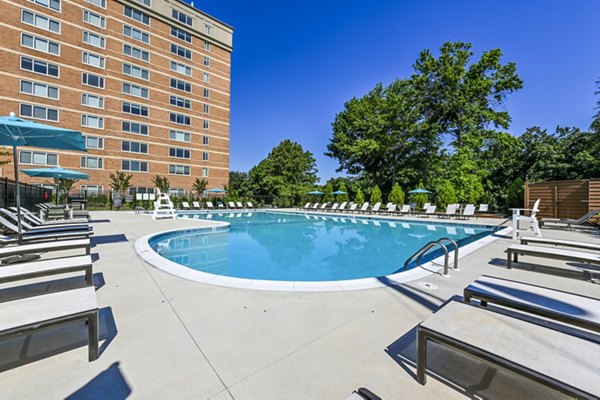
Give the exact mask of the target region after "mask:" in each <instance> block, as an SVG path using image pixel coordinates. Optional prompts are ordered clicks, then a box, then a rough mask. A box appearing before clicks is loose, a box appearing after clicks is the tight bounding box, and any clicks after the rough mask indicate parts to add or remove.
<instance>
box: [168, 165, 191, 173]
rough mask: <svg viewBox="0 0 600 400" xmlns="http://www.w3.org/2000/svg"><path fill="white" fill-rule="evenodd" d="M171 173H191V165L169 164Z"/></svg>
mask: <svg viewBox="0 0 600 400" xmlns="http://www.w3.org/2000/svg"><path fill="white" fill-rule="evenodd" d="M169 174H171V175H189V174H190V166H189V165H173V164H169Z"/></svg>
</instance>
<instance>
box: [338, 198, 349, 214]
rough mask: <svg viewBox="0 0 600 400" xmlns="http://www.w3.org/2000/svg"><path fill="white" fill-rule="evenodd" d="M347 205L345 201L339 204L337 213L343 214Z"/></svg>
mask: <svg viewBox="0 0 600 400" xmlns="http://www.w3.org/2000/svg"><path fill="white" fill-rule="evenodd" d="M347 204H348V202H347V201H344V202H343V203H342V204H340V206H339V207H338V209H337V210H338V211H339V212H344V210H345V209H346V205H347Z"/></svg>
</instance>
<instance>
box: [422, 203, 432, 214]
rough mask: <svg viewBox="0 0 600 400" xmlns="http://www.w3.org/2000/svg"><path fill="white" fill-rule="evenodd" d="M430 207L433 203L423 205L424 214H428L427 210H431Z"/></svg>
mask: <svg viewBox="0 0 600 400" xmlns="http://www.w3.org/2000/svg"><path fill="white" fill-rule="evenodd" d="M429 206H431V203H425V204H423V210H422V212H427V210H428V209H429Z"/></svg>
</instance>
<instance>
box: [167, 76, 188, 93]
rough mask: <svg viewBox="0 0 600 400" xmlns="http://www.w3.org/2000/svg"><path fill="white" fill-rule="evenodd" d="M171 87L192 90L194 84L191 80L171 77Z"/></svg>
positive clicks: (184, 90)
mask: <svg viewBox="0 0 600 400" xmlns="http://www.w3.org/2000/svg"><path fill="white" fill-rule="evenodd" d="M171 87H172V88H173V89H177V90H181V91H183V92H188V93H191V92H192V84H191V83H189V82H185V81H182V80H180V79H175V78H171Z"/></svg>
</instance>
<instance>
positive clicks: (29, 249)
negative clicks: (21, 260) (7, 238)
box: [0, 239, 91, 258]
mask: <svg viewBox="0 0 600 400" xmlns="http://www.w3.org/2000/svg"><path fill="white" fill-rule="evenodd" d="M77 249H84V250H85V254H90V252H91V249H90V239H77V240H61V241H59V242H51V243H26V244H22V245H19V246H6V247H0V258H6V257H12V256H16V255H20V254H37V253H47V252H52V251H63V250H77Z"/></svg>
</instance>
